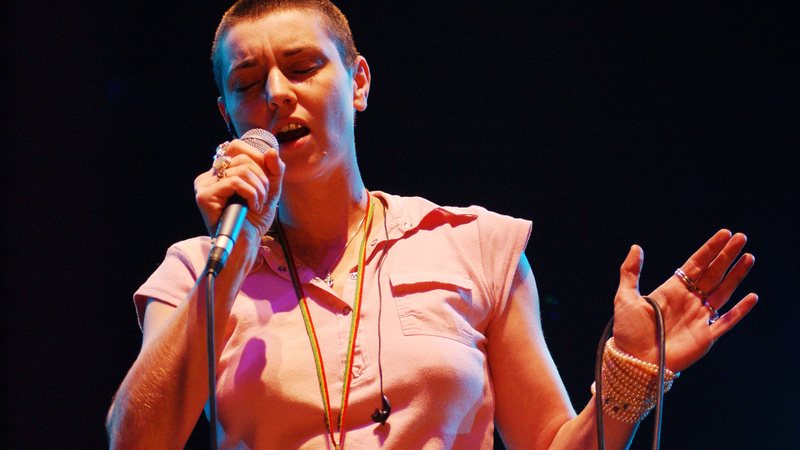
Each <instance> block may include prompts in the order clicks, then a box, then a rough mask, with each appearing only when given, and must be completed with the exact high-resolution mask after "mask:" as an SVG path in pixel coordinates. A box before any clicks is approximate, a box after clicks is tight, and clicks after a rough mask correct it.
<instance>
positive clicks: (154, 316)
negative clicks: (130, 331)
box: [142, 298, 176, 348]
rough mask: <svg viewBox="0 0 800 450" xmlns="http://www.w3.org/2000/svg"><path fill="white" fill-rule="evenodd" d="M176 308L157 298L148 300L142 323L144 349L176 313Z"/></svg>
mask: <svg viewBox="0 0 800 450" xmlns="http://www.w3.org/2000/svg"><path fill="white" fill-rule="evenodd" d="M175 309H176V308H175V306H173V305H170V304H169V303H165V302H162V301H160V300H158V299H155V298H148V299H147V304H146V305H145V310H144V320H143V321H142V348H144V347H145V346H146V345H148V344H149V343H150V342H151V341H152V340H153V339H154V338H155V336H156V335H158V332H159V331H160V330H161V329H162V328H164V325H165V324H166V322H167V320H168V319H169V318H170V317H171V316H172V315H173V314H174V313H175Z"/></svg>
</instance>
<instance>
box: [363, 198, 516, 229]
mask: <svg viewBox="0 0 800 450" xmlns="http://www.w3.org/2000/svg"><path fill="white" fill-rule="evenodd" d="M373 194H374V195H375V196H376V197H377V198H379V199H381V200H382V201H383V202H384V204H385V205H386V210H387V216H389V217H390V218H392V219H394V220H395V221H398V222H407V223H409V225H411V224H413V225H417V224H420V223H421V222H423V221H428V220H430V221H434V222H449V223H454V224H458V223H470V222H475V223H477V224H478V226H479V227H481V228H486V229H492V228H497V227H500V228H504V227H509V226H510V227H514V228H518V227H521V228H527V229H528V230H530V227H531V222H530V221H529V220H526V219H519V218H515V217H512V216H509V215H505V214H501V213H497V212H494V211H491V210H489V209H486V208H485V207H483V206H479V205H470V206H442V205H439V204H437V203H434V202H432V201H430V200H428V199H426V198H423V197H414V196H400V195H392V194H387V193H385V192H380V191H376V192H373Z"/></svg>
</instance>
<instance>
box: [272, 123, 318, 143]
mask: <svg viewBox="0 0 800 450" xmlns="http://www.w3.org/2000/svg"><path fill="white" fill-rule="evenodd" d="M310 132H311V130H309V129H308V128H307V127H304V126H302V125H298V124H296V123H292V124H289V125H286V126H285V127H283V128H281V129H280V130H278V132H277V133H276V134H275V138H277V139H278V143H279V144H283V143H285V142H292V141H296V140H298V139H300V138H301V137H303V136H307V135H308V133H310Z"/></svg>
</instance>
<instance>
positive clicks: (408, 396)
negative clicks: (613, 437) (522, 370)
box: [134, 192, 531, 450]
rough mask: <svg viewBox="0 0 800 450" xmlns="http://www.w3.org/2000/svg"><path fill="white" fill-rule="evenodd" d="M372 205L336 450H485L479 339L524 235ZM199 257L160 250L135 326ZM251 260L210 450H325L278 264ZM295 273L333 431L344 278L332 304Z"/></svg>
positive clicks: (440, 214) (476, 219)
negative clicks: (387, 405)
mask: <svg viewBox="0 0 800 450" xmlns="http://www.w3.org/2000/svg"><path fill="white" fill-rule="evenodd" d="M372 195H373V196H374V197H376V198H379V199H381V200H382V201H383V202H384V204H385V205H386V207H387V208H386V211H387V212H386V226H387V229H388V239H387V235H386V233H385V232H384V230H373V231H372V232H371V233H370V235H369V237H368V241H367V242H368V247H367V260H366V267H365V275H364V276H365V283H364V295H363V305H362V311H361V321H360V326H359V330H358V338H357V341H356V349H355V358H354V360H355V362H354V366H353V369H352V377H353V381H352V385H351V393H350V400H349V403H348V410H347V416H346V418H345V439H344V446H345V448H358V449H371V448H376V447H383V448H394V449H404V450H405V449H412V448H413V449H445V448H465V449H477V448H485V449H491V448H492V441H493V430H494V425H493V418H494V395H493V387H492V384H491V379H490V377H489V367H488V363H487V355H486V344H487V340H486V334H487V330H488V329H490V328H491V326H492V323H493V321H494V320H495V318H496V317H497V316H498V314H499V313H500V312H501V311H502V309H503V308H504V307H505V305H506V302H507V299H508V295H509V290H510V286H511V283H512V279H513V275H514V272H515V269H516V266H517V263H518V261H519V258H520V256H521V254H522V252H523V251H524V249H525V246H526V244H527V240H528V236H529V234H530V227H531V225H530V222H528V221H525V220H520V219H513V218H510V217H507V216H502V215H499V214H496V213H492V212H490V211H487V210H486V209H484V208H481V207H478V206H472V207H469V208H452V207H439V206H437V205H435V204H433V203H431V202H429V201H427V200H424V199H421V198H418V197H399V196H393V195H389V194H385V193H381V192H373V193H372ZM357 243H358V240H357V242H355V244H357ZM208 250H209V239H208V238H207V237H200V238H194V239H190V240H187V241H183V242H179V243H177V244H175V245H173V246H172V247H171V248H170V249H169V250H168V252H167V256H166V258H165V260H164V262H163V263H162V264H161V266H160V267H159V268H158V269H157V270H156V271H155V273H153V275H151V277H150V278H149V279H148V280H147V282H146V283H145V284H144V285H143V286H142V287H141V288H140V289H139V290H138V291H137V292H136V294H135V295H134V300H135V304H136V308H137V313H138V315H139V318H140V320H141V318H142V317H143V312H144V305H145V303H146V301H147V298H148V297H152V298H155V299H158V300H160V301H163V302H166V303H169V304H172V305H177V304H179V303H180V302H182V301H183V299H184V297H185V295H186V293H187V292H188V291H189V290H190V289H191V287H192V286H193V285H194V282H195V280H196V279H197V277H198V275H200V274H201V273H202V270H203V268H204V267H205V263H206V255H207V254H208ZM384 252H385V256H384ZM259 254H260V256H261V258H259V260H258V262H257V263H256V265H255V267H254V268H253V270H252V272H251V273H250V274H249V275H248V276H247V278H246V279H245V281H244V284H243V285H242V288H241V290H240V292H239V295H238V297H237V298H236V301H235V303H234V306H233V310H232V312H231V317H230V320H229V322H228V326H227V332H226V337H225V341H224V342H223V343H221V345H222V346H223V350H222V355H221V358H220V361H219V365H218V383H217V403H218V410H219V420H220V424H221V426H222V427H223V428H224V434H223V436H224V445H223V446H222V447H223V448H257V449H273V448H274V449H288V448H308V449H312V448H313V449H322V448H332V446H331V444H330V439H329V437H328V436H327V432H326V427H325V424H324V421H323V416H324V413H323V411H324V410H323V406H322V397H321V395H320V390H319V384H318V381H317V376H316V372H315V366H314V359H313V353H312V351H311V346H310V344H309V340H308V336H307V334H306V331H305V327H304V324H303V318H302V315H301V313H300V309H299V306H298V304H297V298H296V296H295V294H294V291H293V289H292V284H291V281H290V279H289V273H288V270H287V268H286V262H285V260H284V258H283V253H282V252H281V250H280V246H279V245H278V243H277V242H274V241H273V242H269V243H267V244H266V245H265V246H262V247H261V248H260V250H259ZM297 268H298V272H299V276H300V280H301V282H302V283H303V289H304V290H305V294H306V295H307V296H308V297H309V302H308V305H309V311H310V313H311V317H312V319H313V321H314V325H315V327H316V330H317V336H318V339H319V344H320V349H321V352H322V358H323V361H324V364H325V369H326V375H327V379H328V389H329V392H330V397H331V406H332V408H333V414H334V417H337V416H338V411H339V408H340V403H341V393H342V371H343V370H344V365H345V359H346V350H347V339H348V333H349V326H350V320H351V317H350V315H351V307H352V303H353V297H354V290H355V286H356V280H355V278H356V276H355V267H354V268H353V270H352V272H353V273H351V276H350V277H348V279H347V280H344V282H345V283H346V284H345V285H344V295H343V298H339V297H338V296H337V295H336V294H335V293H334V292H333V290H331V289H330V288H328V286H327V285H326V284H325V283H324V282H322V281H321V280H320V279H318V278H316V277H315V275H314V274H313V272H312V271H311V269H309V268H308V267H306V266H304V265H303V263H302V261H299V260H298V261H297ZM337 282H340V280H337ZM379 325H380V328H379ZM379 338H380V344H381V348H380V352H379V351H378V344H379ZM218 345H220V343H218ZM379 357H380V362H381V366H382V369H383V386H384V391H385V393H386V395H387V396H388V398H389V401H390V402H391V405H392V413H391V416H390V417H389V420H388V421H387V423H386V424H385V425H380V424H376V423H374V422H373V421H372V420H371V415H372V412H373V411H374V410H375V408H378V407H380V404H381V402H380V385H379V374H378V358H379ZM337 439H338V432H337Z"/></svg>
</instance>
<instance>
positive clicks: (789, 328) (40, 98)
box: [0, 0, 800, 449]
mask: <svg viewBox="0 0 800 450" xmlns="http://www.w3.org/2000/svg"><path fill="white" fill-rule="evenodd" d="M51 3H53V4H48V3H47V2H42V1H27V2H23V1H19V0H16V1H6V2H3V6H2V7H0V8H2V18H3V24H2V33H3V34H2V42H3V58H2V63H3V69H4V70H3V78H2V80H3V83H2V88H3V91H2V98H3V106H4V114H3V130H4V135H5V137H4V138H3V147H4V149H3V151H4V154H5V155H6V157H5V158H3V160H4V161H6V162H5V166H4V169H5V170H4V171H3V172H4V173H3V176H2V180H3V181H2V183H3V199H2V200H3V203H2V204H3V205H4V206H5V211H4V220H3V221H2V223H3V239H4V243H3V245H2V248H3V255H4V256H5V257H6V258H5V259H4V265H3V268H4V271H3V286H4V287H5V293H6V295H5V301H4V306H3V308H2V314H0V317H2V339H3V340H2V344H3V345H2V348H3V356H2V360H3V364H4V370H2V372H0V373H2V383H3V389H2V399H0V400H2V406H3V415H2V417H3V418H4V419H5V422H6V424H5V425H4V426H3V427H2V429H3V430H4V432H3V439H2V447H4V448H103V447H106V446H107V443H106V439H105V433H104V429H103V420H104V416H105V412H106V408H107V407H108V404H109V402H110V401H111V397H112V395H113V394H114V391H115V390H116V387H117V386H118V384H119V382H120V381H121V380H122V377H123V376H124V374H125V372H126V370H127V369H128V367H129V366H130V364H131V363H132V361H133V359H134V358H135V356H136V354H137V352H138V346H139V342H140V332H139V329H138V327H137V325H136V318H135V314H134V309H133V305H132V301H131V294H132V292H133V291H134V290H135V289H136V288H137V287H138V286H139V285H140V284H141V283H142V282H143V281H144V280H145V279H146V277H147V276H148V275H149V273H150V272H151V271H152V270H153V269H154V268H155V267H156V265H157V264H158V263H159V262H160V261H161V259H162V257H163V255H164V251H165V250H166V248H167V246H168V245H169V244H170V243H172V242H174V241H177V240H180V239H183V238H186V237H189V236H193V235H197V234H201V233H203V232H204V228H203V225H202V221H201V220H200V217H199V214H198V213H197V212H196V209H195V206H194V200H193V192H192V181H193V179H194V177H195V175H196V174H197V173H199V172H200V171H202V170H206V169H207V168H208V166H209V164H210V162H211V159H210V158H211V155H212V152H213V149H214V147H215V146H216V144H217V143H219V142H220V141H223V140H225V139H226V138H227V133H226V130H225V126H224V124H223V122H222V120H220V119H219V117H218V114H217V111H216V105H215V99H216V92H215V89H214V86H213V82H212V77H211V69H210V64H209V63H208V51H209V47H210V41H211V38H212V35H213V31H214V28H215V26H216V23H217V22H218V19H219V17H220V16H221V14H222V12H223V11H224V9H225V8H226V6H227V2H189V1H176V2H120V3H115V2H109V3H106V2H90V1H88V0H78V1H73V2H63V3H58V4H56V2H51ZM554 3H557V4H556V5H550V4H539V3H530V4H529V3H527V2H525V3H523V2H519V3H516V2H515V3H507V2H503V3H501V4H500V3H498V4H497V5H495V4H494V3H493V4H492V5H491V6H489V5H488V3H484V2H444V1H438V0H437V1H427V2H418V1H413V2H341V4H340V6H341V7H342V9H343V10H344V12H345V13H346V14H347V15H348V16H349V17H350V20H351V25H352V28H353V30H354V33H355V36H356V44H357V45H358V47H359V49H360V51H361V52H362V53H363V54H365V55H366V56H367V58H368V60H369V62H370V65H371V69H372V73H373V86H372V91H371V95H370V107H369V109H368V111H367V112H365V113H363V114H361V115H360V116H359V118H358V126H357V142H358V151H359V158H360V162H361V165H362V169H363V172H364V175H365V179H366V183H367V186H368V188H370V189H373V190H385V191H388V192H392V193H396V194H419V195H423V196H426V197H428V198H430V199H431V200H434V201H436V202H438V203H441V204H458V205H465V204H470V203H477V204H480V205H483V206H486V207H488V208H490V209H493V210H496V211H499V212H503V213H506V214H510V215H514V216H519V217H525V218H529V219H531V220H533V223H534V227H533V235H532V238H531V241H530V244H529V246H528V249H527V254H528V257H529V258H530V259H531V261H532V265H533V267H534V271H535V273H536V274H537V280H538V283H539V288H540V292H541V295H542V308H543V322H544V328H545V333H546V336H547V338H548V343H549V345H550V348H551V351H552V353H553V355H554V358H555V360H556V363H557V364H558V366H559V369H560V371H561V374H562V376H563V378H564V382H565V383H566V386H567V388H568V390H569V393H570V395H571V397H572V400H573V403H574V404H575V405H576V408H581V407H582V405H583V404H584V403H585V401H586V400H587V399H588V398H589V385H590V383H591V381H592V377H593V375H592V367H593V362H594V361H593V352H594V348H595V345H596V342H597V339H598V338H599V336H600V333H601V331H602V329H603V326H604V325H605V323H606V321H607V320H608V318H609V315H610V313H611V299H612V297H613V293H614V290H615V288H616V283H617V270H618V266H619V264H620V262H621V261H622V259H623V257H624V255H625V254H626V251H627V249H628V247H629V246H630V245H631V244H633V243H638V244H640V245H642V246H643V247H644V249H645V252H646V261H645V269H644V275H643V280H642V290H643V291H648V290H651V289H653V288H654V287H655V286H657V285H658V284H660V283H661V282H662V281H663V280H664V279H665V278H666V277H668V276H670V274H671V273H672V271H673V270H674V268H675V267H677V266H679V265H680V264H681V263H682V262H683V261H684V259H685V258H686V257H687V256H688V255H689V254H690V253H691V252H692V251H693V250H694V249H695V248H696V247H697V246H698V245H699V244H701V243H702V242H703V241H704V240H705V239H706V238H707V237H708V236H709V235H711V234H712V233H713V232H714V231H715V230H717V229H719V228H721V227H726V228H730V229H732V230H735V231H736V230H741V231H744V232H746V233H747V234H748V236H749V238H750V243H749V247H748V249H749V251H751V252H753V253H754V254H755V255H756V257H757V264H756V266H755V268H754V269H753V271H752V273H751V276H750V277H749V278H748V279H747V280H746V281H745V283H744V286H743V287H742V288H741V291H740V292H738V293H737V298H740V297H741V296H742V295H744V294H745V293H746V292H747V291H756V292H758V293H759V294H760V296H761V300H762V301H761V303H760V304H759V305H758V307H757V308H756V309H755V310H754V311H753V313H752V314H751V316H749V317H747V318H746V320H745V321H744V322H743V323H742V324H741V325H740V327H738V328H736V329H735V330H733V331H732V332H731V333H730V334H729V335H727V336H725V337H724V339H722V340H720V341H719V342H718V343H717V344H716V346H715V347H714V348H713V349H712V351H711V353H710V354H709V355H708V356H707V357H706V358H704V359H703V360H701V361H700V362H699V363H697V364H696V366H695V367H692V368H690V369H689V370H687V371H686V372H685V373H684V374H683V376H682V377H681V378H680V380H679V381H678V382H677V383H676V384H675V388H674V389H673V391H672V392H671V393H670V394H669V395H668V396H667V397H666V403H665V417H664V431H663V436H662V445H663V448H673V449H708V448H714V449H756V448H757V449H784V448H800V431H798V430H800V420H798V419H799V418H800V414H798V412H797V411H798V409H797V406H798V400H800V395H799V392H800V389H798V386H800V377H798V375H800V370H798V369H799V368H800V363H798V356H799V355H798V353H799V352H798V349H797V348H798V347H797V345H798V344H797V339H798V337H799V336H800V332H798V331H797V321H798V317H800V315H799V314H798V313H799V312H800V311H799V308H798V306H797V303H798V298H797V294H798V287H800V286H798V284H800V283H798V275H797V274H798V269H800V267H798V263H797V250H798V244H797V237H796V228H797V226H798V224H799V222H798V214H797V211H798V201H797V196H798V191H799V190H798V188H797V184H796V181H795V176H796V173H797V168H798V165H797V163H796V158H797V156H796V155H795V153H796V151H797V150H798V148H799V147H798V129H799V127H798V89H797V87H798V70H797V69H798V54H800V53H798V38H797V17H795V16H792V15H791V14H790V11H789V8H788V4H789V3H790V2H785V5H780V4H771V3H765V2H751V5H750V6H747V7H745V6H732V5H729V4H720V5H717V6H713V7H712V6H693V7H679V8H678V7H675V6H663V7H661V6H652V5H649V6H645V5H640V4H637V3H633V2H627V3H620V2H607V3H608V4H595V5H579V4H578V2H554ZM587 3H589V2H587ZM509 351H513V349H509ZM203 426H204V419H203V421H202V422H201V426H200V428H199V430H198V432H197V433H196V434H195V438H193V440H192V443H191V444H190V447H194V446H201V447H202V445H204V444H205V442H206V436H205V435H204V430H203ZM651 429H652V418H649V419H648V420H647V421H646V422H644V424H643V425H642V428H641V430H640V433H639V435H638V436H637V438H636V441H635V444H634V447H635V448H649V441H650V430H651Z"/></svg>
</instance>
